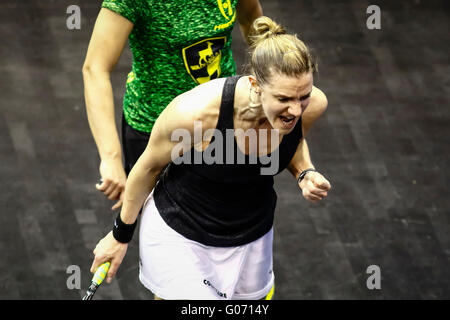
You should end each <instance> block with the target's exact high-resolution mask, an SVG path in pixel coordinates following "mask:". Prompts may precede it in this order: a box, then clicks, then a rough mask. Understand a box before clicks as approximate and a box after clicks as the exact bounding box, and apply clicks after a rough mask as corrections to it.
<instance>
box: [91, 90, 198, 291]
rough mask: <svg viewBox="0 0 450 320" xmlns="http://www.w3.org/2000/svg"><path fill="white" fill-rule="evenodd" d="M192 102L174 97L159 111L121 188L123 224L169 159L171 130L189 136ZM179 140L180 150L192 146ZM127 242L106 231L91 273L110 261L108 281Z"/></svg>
mask: <svg viewBox="0 0 450 320" xmlns="http://www.w3.org/2000/svg"><path fill="white" fill-rule="evenodd" d="M192 103H194V102H192V101H189V100H188V101H186V99H183V95H182V96H179V97H177V98H175V99H174V100H173V101H172V102H171V103H170V104H169V106H167V108H166V109H165V110H164V111H163V112H162V113H161V114H160V116H159V117H158V119H157V121H156V122H155V125H154V127H153V130H152V134H151V136H150V140H149V142H148V144H147V147H146V149H145V151H144V152H143V153H142V155H141V156H140V157H139V159H138V161H137V162H136V164H135V165H134V166H133V168H132V170H131V172H130V174H129V176H128V179H127V182H126V188H125V197H124V201H123V205H122V209H121V213H120V220H122V222H123V223H125V224H127V225H131V224H133V223H134V222H135V221H136V220H137V217H138V214H139V211H140V209H141V207H142V205H143V204H144V202H145V199H146V198H147V197H148V195H149V194H150V192H151V191H152V190H153V188H154V187H155V185H156V182H157V181H158V178H159V174H160V173H161V171H162V170H163V169H164V168H165V167H166V165H167V164H169V163H170V162H171V161H172V160H173V159H172V150H173V149H174V147H175V146H176V145H177V144H179V143H180V142H179V141H172V133H173V132H174V131H175V130H184V131H185V132H188V133H189V135H190V136H193V130H194V125H193V123H194V120H195V115H192V114H190V113H189V112H186V106H189V105H191V104H192ZM188 140H189V141H181V143H182V145H183V150H188V149H190V148H191V146H192V141H191V139H188ZM127 247H128V244H127V243H121V242H119V241H117V240H116V239H115V238H114V236H113V234H112V232H109V233H108V235H106V236H105V237H104V238H103V239H102V240H100V242H99V243H98V244H97V246H96V248H95V250H94V255H95V258H94V261H93V263H92V266H91V272H95V270H96V269H97V267H98V266H99V265H101V264H102V263H104V262H107V261H110V262H111V267H110V269H109V271H108V274H107V279H106V281H107V282H108V283H109V282H111V280H112V278H113V277H114V276H115V274H116V272H117V270H118V268H119V266H120V264H121V263H122V260H123V258H124V256H125V253H126V251H127Z"/></svg>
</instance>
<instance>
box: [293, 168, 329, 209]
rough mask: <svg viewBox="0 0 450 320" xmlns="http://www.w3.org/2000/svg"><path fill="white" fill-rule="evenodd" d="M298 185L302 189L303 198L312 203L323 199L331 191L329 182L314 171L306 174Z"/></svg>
mask: <svg viewBox="0 0 450 320" xmlns="http://www.w3.org/2000/svg"><path fill="white" fill-rule="evenodd" d="M298 185H299V187H300V189H302V193H303V197H304V198H305V199H306V200H308V201H309V202H313V203H315V202H318V201H319V200H322V199H324V198H325V197H326V196H327V195H328V191H329V190H330V189H331V185H330V182H329V181H328V180H327V179H325V177H324V176H323V175H321V174H320V173H319V172H316V171H309V172H307V173H306V175H305V177H304V178H303V180H302V181H300V183H299V184H298Z"/></svg>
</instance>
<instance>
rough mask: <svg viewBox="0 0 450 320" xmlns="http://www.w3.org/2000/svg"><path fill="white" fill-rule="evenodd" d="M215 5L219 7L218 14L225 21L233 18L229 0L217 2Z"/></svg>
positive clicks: (218, 0)
mask: <svg viewBox="0 0 450 320" xmlns="http://www.w3.org/2000/svg"><path fill="white" fill-rule="evenodd" d="M217 4H218V5H219V10H220V13H222V15H223V16H224V17H225V19H227V20H230V19H231V17H232V16H233V8H232V7H231V1H230V0H225V1H222V0H217Z"/></svg>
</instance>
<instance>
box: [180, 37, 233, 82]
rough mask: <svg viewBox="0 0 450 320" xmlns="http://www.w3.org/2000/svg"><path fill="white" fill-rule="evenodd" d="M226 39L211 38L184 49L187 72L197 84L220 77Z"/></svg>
mask: <svg viewBox="0 0 450 320" xmlns="http://www.w3.org/2000/svg"><path fill="white" fill-rule="evenodd" d="M226 42H227V39H226V37H217V38H209V39H205V40H202V41H199V42H197V43H194V44H192V45H190V46H188V47H186V48H183V52H182V53H183V60H184V65H185V66H186V70H187V72H188V73H189V75H190V76H191V77H192V79H193V80H194V81H195V82H196V83H197V84H202V83H205V82H208V81H209V80H212V79H217V78H219V76H220V60H221V58H222V49H223V47H224V46H225V43H226Z"/></svg>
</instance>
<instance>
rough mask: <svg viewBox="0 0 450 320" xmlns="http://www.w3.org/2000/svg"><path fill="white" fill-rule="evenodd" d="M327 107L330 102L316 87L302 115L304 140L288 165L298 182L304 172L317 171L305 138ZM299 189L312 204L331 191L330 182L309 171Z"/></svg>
mask: <svg viewBox="0 0 450 320" xmlns="http://www.w3.org/2000/svg"><path fill="white" fill-rule="evenodd" d="M327 106H328V101H327V98H326V96H325V94H324V93H323V92H322V91H321V90H320V89H318V88H316V87H314V89H313V92H312V94H311V101H310V104H309V105H308V107H307V108H306V110H305V111H304V112H303V115H302V128H303V138H302V140H301V141H300V143H299V145H298V147H297V151H296V152H295V154H294V157H293V158H292V160H291V162H290V163H289V165H288V170H289V171H290V172H291V173H292V175H293V176H294V177H295V178H296V179H297V181H298V179H299V177H300V175H301V173H302V172H303V171H304V170H307V169H314V170H315V167H314V165H313V163H312V161H311V156H310V154H309V148H308V144H307V142H306V140H305V136H306V134H307V132H308V131H309V130H310V129H311V127H312V125H313V124H314V123H315V122H316V121H317V119H319V118H320V116H321V115H322V114H323V113H324V112H325V110H326V109H327ZM299 187H300V189H301V190H302V193H303V197H304V198H305V199H306V200H308V201H310V202H317V201H319V200H322V199H323V198H325V197H326V196H327V195H328V191H329V190H330V189H331V185H330V182H329V181H328V180H327V179H326V178H325V177H324V176H323V175H322V174H320V173H319V172H317V171H308V172H307V173H306V174H305V175H304V176H303V178H302V179H301V181H300V182H299Z"/></svg>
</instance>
